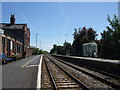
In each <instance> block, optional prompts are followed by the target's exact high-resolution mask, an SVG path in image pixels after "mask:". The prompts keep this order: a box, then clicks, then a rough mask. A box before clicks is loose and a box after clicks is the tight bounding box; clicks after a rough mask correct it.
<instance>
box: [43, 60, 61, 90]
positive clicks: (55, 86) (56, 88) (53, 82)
mask: <svg viewBox="0 0 120 90" xmlns="http://www.w3.org/2000/svg"><path fill="white" fill-rule="evenodd" d="M44 61H45V65H46V67H47V70H48V73H49V76H50V79H51V81H52V85H53V89H55V90H59V89H58V87H57V85H56V83H55V80H54V78H53V75H52V73H51V71H50V68H49V66H48V65H47V62H46V60H45V59H44Z"/></svg>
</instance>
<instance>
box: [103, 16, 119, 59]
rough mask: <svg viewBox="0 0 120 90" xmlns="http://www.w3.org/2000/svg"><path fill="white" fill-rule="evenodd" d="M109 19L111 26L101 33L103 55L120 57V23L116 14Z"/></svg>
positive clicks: (113, 57)
mask: <svg viewBox="0 0 120 90" xmlns="http://www.w3.org/2000/svg"><path fill="white" fill-rule="evenodd" d="M107 20H108V22H109V24H110V26H107V27H106V28H107V30H106V31H105V30H104V31H103V32H102V33H101V36H102V38H101V57H104V58H112V59H120V23H119V20H118V18H117V16H116V15H114V18H113V19H111V18H110V16H108V18H107Z"/></svg>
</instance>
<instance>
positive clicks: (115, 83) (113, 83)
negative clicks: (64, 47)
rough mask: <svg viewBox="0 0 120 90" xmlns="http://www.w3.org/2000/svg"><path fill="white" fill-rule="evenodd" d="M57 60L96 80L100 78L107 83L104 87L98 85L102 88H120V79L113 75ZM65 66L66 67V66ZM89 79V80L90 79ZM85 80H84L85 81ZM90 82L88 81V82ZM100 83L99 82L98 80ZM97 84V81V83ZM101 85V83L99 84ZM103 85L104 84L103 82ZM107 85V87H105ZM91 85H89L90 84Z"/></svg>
mask: <svg viewBox="0 0 120 90" xmlns="http://www.w3.org/2000/svg"><path fill="white" fill-rule="evenodd" d="M47 57H48V58H49V59H51V60H53V59H54V60H56V58H53V57H50V56H47ZM56 61H57V62H58V61H59V62H61V63H64V64H65V65H67V66H69V67H71V68H74V69H75V70H77V71H79V72H82V73H84V74H87V75H88V76H89V77H92V78H94V79H95V80H98V81H100V82H101V83H103V84H105V85H103V86H102V87H98V88H100V89H112V90H113V89H118V90H119V89H120V79H119V80H117V79H116V77H115V78H114V77H111V76H106V75H103V74H101V73H98V72H95V71H91V70H88V69H86V68H83V67H78V66H76V65H73V64H71V63H68V62H65V61H62V60H59V59H57V60H56ZM64 68H65V67H64ZM88 81H89V80H88ZM83 82H84V81H83ZM87 83H88V82H87ZM98 83H99V82H98ZM96 84H97V83H96ZM98 85H99V84H98ZM101 85H102V84H101ZM104 86H105V87H104ZM88 87H89V85H88ZM93 88H97V87H92V88H91V89H93Z"/></svg>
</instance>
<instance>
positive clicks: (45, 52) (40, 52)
mask: <svg viewBox="0 0 120 90" xmlns="http://www.w3.org/2000/svg"><path fill="white" fill-rule="evenodd" d="M38 53H39V54H47V53H48V52H47V51H43V50H39V51H38Z"/></svg>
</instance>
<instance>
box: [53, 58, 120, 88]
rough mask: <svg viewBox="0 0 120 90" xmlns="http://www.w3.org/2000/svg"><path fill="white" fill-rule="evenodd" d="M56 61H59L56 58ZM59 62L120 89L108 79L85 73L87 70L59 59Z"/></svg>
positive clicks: (119, 86)
mask: <svg viewBox="0 0 120 90" xmlns="http://www.w3.org/2000/svg"><path fill="white" fill-rule="evenodd" d="M54 59H57V58H54ZM57 60H59V61H60V62H62V63H64V64H66V65H68V66H70V67H72V68H74V69H76V70H78V71H81V72H83V73H85V74H87V75H89V76H91V77H93V78H95V79H97V80H99V81H101V82H103V83H105V84H107V85H110V86H111V87H113V88H116V89H118V88H120V85H117V84H115V83H113V82H110V81H108V80H106V79H104V78H101V77H99V76H97V75H94V74H92V73H89V72H87V71H85V70H82V69H80V68H77V67H75V66H73V65H70V64H68V63H67V62H65V61H62V60H60V59H57Z"/></svg>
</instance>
